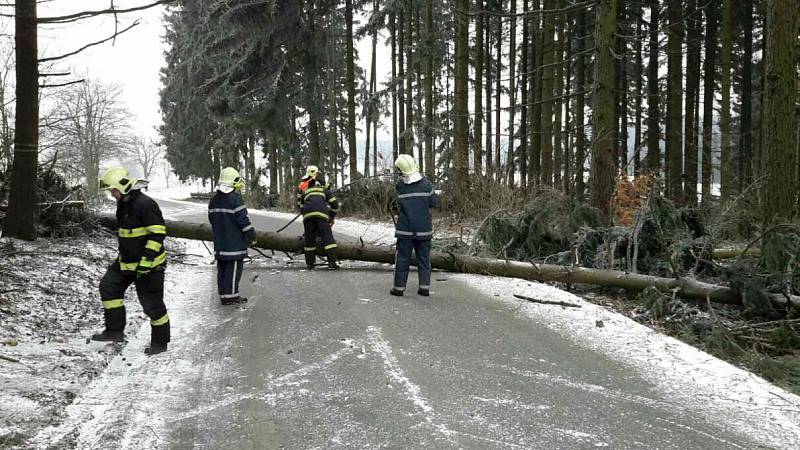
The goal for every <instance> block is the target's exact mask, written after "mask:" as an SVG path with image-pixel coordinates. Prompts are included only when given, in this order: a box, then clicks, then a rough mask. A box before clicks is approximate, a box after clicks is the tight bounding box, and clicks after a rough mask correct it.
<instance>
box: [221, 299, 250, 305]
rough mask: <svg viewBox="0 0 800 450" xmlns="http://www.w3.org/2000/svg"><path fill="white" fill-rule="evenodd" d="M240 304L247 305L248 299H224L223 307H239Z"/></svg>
mask: <svg viewBox="0 0 800 450" xmlns="http://www.w3.org/2000/svg"><path fill="white" fill-rule="evenodd" d="M239 303H247V297H232V298H223V299H222V304H223V305H238V304H239Z"/></svg>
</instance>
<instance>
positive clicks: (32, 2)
mask: <svg viewBox="0 0 800 450" xmlns="http://www.w3.org/2000/svg"><path fill="white" fill-rule="evenodd" d="M15 16H16V17H15V22H14V26H15V31H14V44H15V56H16V61H17V65H16V86H17V87H16V96H17V98H16V103H15V107H16V118H15V119H14V165H13V169H12V173H11V189H10V192H9V201H8V213H7V214H6V218H5V220H4V221H3V236H4V237H13V238H17V239H24V240H29V241H32V240H34V239H36V221H37V219H36V214H37V208H36V204H37V203H38V200H37V192H36V188H37V183H36V180H38V154H39V62H38V30H37V25H36V0H17V2H16V7H15Z"/></svg>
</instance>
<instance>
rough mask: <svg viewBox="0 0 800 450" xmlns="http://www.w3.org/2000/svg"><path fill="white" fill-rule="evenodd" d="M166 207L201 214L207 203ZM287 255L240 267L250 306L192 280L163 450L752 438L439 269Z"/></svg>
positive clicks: (672, 445) (677, 445) (742, 442)
mask: <svg viewBox="0 0 800 450" xmlns="http://www.w3.org/2000/svg"><path fill="white" fill-rule="evenodd" d="M162 206H163V208H164V210H165V213H167V214H169V215H171V216H172V217H173V218H177V219H180V220H199V221H203V222H205V221H206V216H205V211H204V210H202V209H200V210H193V209H192V208H191V207H187V206H186V205H184V204H178V203H170V202H162ZM253 221H254V222H255V223H256V227H257V228H258V229H262V230H270V229H273V230H274V229H277V228H279V227H280V226H282V225H283V224H285V223H286V221H285V220H275V219H267V218H264V217H260V216H253ZM301 230H302V227H301V226H300V225H299V224H295V225H294V226H293V227H292V228H291V229H289V230H287V232H292V233H300V232H301ZM295 266H302V264H301V263H300V262H298V263H297V264H293V265H287V264H286V262H285V261H281V260H273V261H267V260H261V261H260V262H259V263H258V264H251V265H249V266H247V267H246V272H245V276H244V277H243V280H242V288H241V290H242V292H243V293H245V294H246V295H247V296H248V297H249V298H250V302H249V303H247V304H246V305H245V306H244V307H222V306H221V305H219V304H218V299H217V298H216V295H215V293H213V292H208V289H207V287H206V290H205V291H198V292H187V293H186V295H187V296H190V297H192V298H193V301H195V302H199V306H193V308H194V309H195V310H196V314H200V315H202V316H203V326H202V327H193V328H192V330H191V332H190V333H188V334H190V336H186V337H185V338H186V339H187V340H190V342H189V343H187V342H183V343H182V344H179V345H178V346H177V347H175V346H173V347H172V350H171V351H176V350H180V351H181V352H182V353H181V358H182V359H184V360H188V361H187V364H189V365H191V366H192V367H193V368H194V370H192V371H191V375H187V376H189V377H190V378H191V379H189V380H183V382H182V383H178V385H180V386H186V387H185V388H182V389H179V390H178V391H177V392H176V391H172V392H170V394H169V398H170V400H169V401H168V402H165V404H164V405H163V408H165V410H164V411H163V412H162V413H161V415H162V416H164V417H167V418H168V427H167V428H168V429H169V430H170V431H169V433H168V434H167V435H165V436H160V437H159V438H160V441H159V448H204V449H263V448H404V449H405V448H435V449H438V448H444V449H449V448H475V449H478V448H480V449H483V448H526V449H528V448H541V449H582V448H598V447H599V448H603V447H606V448H613V449H623V448H637V449H638V448H641V449H695V448H699V449H719V448H756V447H757V445H756V444H755V443H753V442H751V441H749V440H748V438H746V437H743V436H739V435H738V434H737V433H736V432H735V431H733V430H730V429H724V428H723V427H724V424H719V425H718V424H712V423H709V422H708V421H706V420H705V419H703V418H702V417H700V416H699V415H698V414H696V413H695V412H693V411H690V410H686V409H682V408H678V407H676V406H675V404H674V403H672V402H670V400H669V398H664V397H663V395H662V394H660V393H658V392H656V391H655V389H654V388H653V387H652V386H651V385H650V383H648V382H647V381H645V380H643V379H641V378H639V377H638V376H636V375H634V374H633V373H632V372H631V371H629V370H627V369H626V368H625V366H624V365H623V363H622V362H618V361H613V360H610V359H609V358H608V357H606V356H604V355H602V354H598V353H595V352H593V351H591V350H587V349H585V348H582V347H579V346H576V345H575V344H574V343H573V342H571V341H568V340H566V339H565V338H563V337H562V336H560V335H559V334H558V333H557V332H554V331H553V330H551V329H550V328H548V327H547V326H546V325H545V324H540V323H536V322H535V321H532V320H531V319H530V318H528V317H523V316H522V315H521V314H519V313H518V312H517V311H515V310H514V308H513V306H511V305H510V304H506V303H498V302H497V301H496V300H494V299H492V298H487V297H486V296H484V295H482V294H479V293H478V292H477V291H476V290H474V289H472V288H471V287H470V286H469V285H468V284H466V283H464V282H461V281H456V280H449V279H448V278H447V274H444V273H435V274H434V283H433V287H432V291H433V295H432V297H430V298H423V297H418V296H416V295H415V294H414V292H415V289H413V287H416V279H415V276H416V274H415V273H413V272H412V274H411V279H410V283H409V286H410V292H411V295H406V297H403V298H397V297H391V296H390V295H389V294H388V290H389V288H390V287H391V267H389V266H385V265H378V264H367V263H359V262H348V263H346V264H345V267H344V268H343V270H340V271H337V272H328V271H320V270H316V271H306V270H301V269H300V268H299V267H295ZM199 270H204V271H207V272H208V277H209V278H212V277H214V271H213V268H212V267H210V266H205V267H203V268H200V269H199ZM210 284H211V285H213V282H211V283H210ZM197 289H200V288H199V287H198V288H197ZM170 314H171V315H172V311H171V312H170ZM176 314H177V312H176Z"/></svg>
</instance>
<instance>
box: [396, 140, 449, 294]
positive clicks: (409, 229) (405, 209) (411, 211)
mask: <svg viewBox="0 0 800 450" xmlns="http://www.w3.org/2000/svg"><path fill="white" fill-rule="evenodd" d="M394 165H395V167H396V168H397V170H398V172H399V173H400V178H401V179H400V181H399V182H398V183H397V186H396V188H395V189H396V191H397V209H398V217H397V223H396V224H395V231H394V234H395V237H396V238H397V244H396V248H397V253H396V256H395V266H394V287H393V288H392V290H391V291H389V293H390V294H392V295H397V296H402V295H403V293H404V292H405V290H406V282H407V281H408V271H409V267H410V265H411V251H412V250H413V251H414V254H415V255H416V256H417V272H418V274H419V289H418V290H417V294H419V295H422V296H425V297H427V296H428V295H430V287H431V259H430V254H431V239H432V238H433V223H432V220H431V208H434V207H436V204H437V202H438V197H437V195H436V192H435V191H434V189H433V184H431V182H430V181H429V180H428V179H427V178H425V177H424V176H423V175H422V174H421V173H420V172H419V166H417V163H416V161H414V157H413V156H411V155H400V156H398V157H397V161H395V163H394Z"/></svg>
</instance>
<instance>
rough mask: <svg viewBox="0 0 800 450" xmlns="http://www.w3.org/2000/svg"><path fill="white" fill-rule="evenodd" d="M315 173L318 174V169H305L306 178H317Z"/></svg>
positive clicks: (311, 167) (310, 167) (314, 167)
mask: <svg viewBox="0 0 800 450" xmlns="http://www.w3.org/2000/svg"><path fill="white" fill-rule="evenodd" d="M317 173H319V167H317V166H308V168H307V169H306V178H317Z"/></svg>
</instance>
